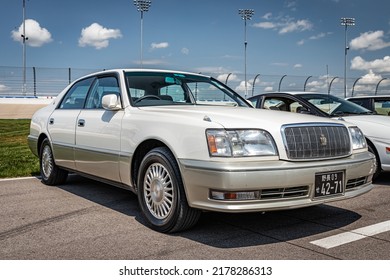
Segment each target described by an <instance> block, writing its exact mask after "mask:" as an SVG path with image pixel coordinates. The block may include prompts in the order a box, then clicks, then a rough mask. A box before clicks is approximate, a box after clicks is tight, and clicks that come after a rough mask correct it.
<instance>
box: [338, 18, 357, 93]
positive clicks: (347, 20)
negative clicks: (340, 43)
mask: <svg viewBox="0 0 390 280" xmlns="http://www.w3.org/2000/svg"><path fill="white" fill-rule="evenodd" d="M341 25H342V26H345V32H344V37H345V41H344V46H345V53H344V98H346V97H347V53H348V50H349V46H348V44H347V28H348V26H354V25H355V18H341Z"/></svg>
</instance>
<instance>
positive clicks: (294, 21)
mask: <svg viewBox="0 0 390 280" xmlns="http://www.w3.org/2000/svg"><path fill="white" fill-rule="evenodd" d="M22 2H23V1H22V0H1V2H0V66H22V44H21V42H20V30H21V25H22ZM249 8H250V9H254V10H255V14H254V16H253V18H252V20H250V21H248V22H247V41H248V47H247V57H248V59H247V73H248V75H249V74H251V75H254V74H256V73H262V74H265V75H283V74H287V75H297V76H308V75H317V76H321V75H326V73H327V71H328V73H329V74H330V75H331V76H341V77H342V76H343V73H344V27H342V26H341V25H340V18H341V17H354V18H355V19H356V26H353V27H349V28H348V42H349V46H350V50H349V52H348V68H349V70H348V75H349V76H351V77H360V76H362V77H364V78H365V79H376V81H378V79H379V78H381V77H386V76H387V77H388V76H389V73H390V13H389V11H390V2H389V1H383V0H357V1H350V0H348V1H347V0H294V1H291V0H191V1H189V0H152V5H151V7H150V10H149V11H148V12H147V13H145V15H144V33H143V34H144V40H143V42H144V48H143V49H144V51H143V64H144V67H150V68H168V69H176V70H189V71H196V72H203V73H218V74H221V75H222V74H224V73H237V74H242V73H243V72H244V21H243V20H242V19H241V18H240V16H239V14H238V9H249ZM26 19H28V20H27V21H26V30H27V32H26V35H27V37H28V38H29V40H28V41H27V42H28V46H27V66H28V67H32V66H35V67H54V68H67V67H71V68H82V69H103V68H104V69H108V68H119V67H137V66H139V61H140V13H139V12H137V10H136V7H135V6H134V4H133V1H132V0H113V1H107V0H104V1H103V0H77V1H75V0H66V1H58V0H26Z"/></svg>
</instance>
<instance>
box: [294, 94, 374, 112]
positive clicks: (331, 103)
mask: <svg viewBox="0 0 390 280" xmlns="http://www.w3.org/2000/svg"><path fill="white" fill-rule="evenodd" d="M300 97H302V98H303V99H306V100H307V101H309V102H310V103H311V104H313V105H315V106H316V107H317V108H318V109H320V110H321V111H323V112H325V113H327V114H328V115H329V116H331V117H336V116H346V115H367V114H373V112H372V111H370V110H368V109H366V108H364V107H362V106H360V105H358V104H355V103H353V102H351V101H347V100H344V99H341V98H338V97H336V96H333V95H325V94H301V95H300Z"/></svg>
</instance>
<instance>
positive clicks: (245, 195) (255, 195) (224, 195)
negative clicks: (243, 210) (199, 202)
mask: <svg viewBox="0 0 390 280" xmlns="http://www.w3.org/2000/svg"><path fill="white" fill-rule="evenodd" d="M259 197H260V192H259V191H248V192H221V191H211V192H210V198H211V199H216V200H254V199H259Z"/></svg>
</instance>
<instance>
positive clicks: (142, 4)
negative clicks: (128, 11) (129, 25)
mask: <svg viewBox="0 0 390 280" xmlns="http://www.w3.org/2000/svg"><path fill="white" fill-rule="evenodd" d="M134 5H135V6H136V7H137V11H139V12H140V13H141V67H142V63H143V25H144V12H147V11H149V7H150V5H152V1H151V0H134Z"/></svg>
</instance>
